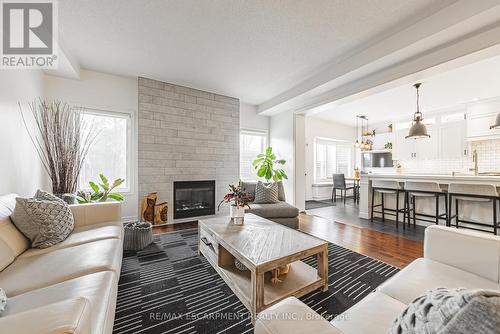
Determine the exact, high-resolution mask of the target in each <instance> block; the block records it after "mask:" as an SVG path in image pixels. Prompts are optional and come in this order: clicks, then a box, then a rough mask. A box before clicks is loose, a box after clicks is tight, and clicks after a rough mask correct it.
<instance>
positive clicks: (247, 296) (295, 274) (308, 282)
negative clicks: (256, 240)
mask: <svg viewBox="0 0 500 334" xmlns="http://www.w3.org/2000/svg"><path fill="white" fill-rule="evenodd" d="M219 247H220V248H222V247H221V246H220V245H219ZM220 248H219V252H221V249H220ZM222 251H223V252H224V251H225V250H222ZM219 252H217V253H219ZM200 253H202V254H203V255H204V256H205V258H206V259H207V260H208V261H209V262H210V264H211V265H212V267H213V268H214V269H215V270H216V271H217V272H218V273H219V275H220V276H221V278H222V279H223V280H224V281H225V282H226V284H227V285H228V286H229V287H230V288H231V290H232V291H233V292H234V293H235V295H236V296H237V297H238V298H239V299H240V301H241V302H242V303H243V305H245V307H246V308H247V309H248V310H249V311H250V313H251V314H252V321H254V320H255V319H253V318H254V317H255V316H256V313H258V312H260V311H261V310H264V309H266V308H267V307H269V306H271V305H273V304H275V303H277V302H279V301H280V300H283V299H285V298H287V297H289V296H295V297H301V296H303V295H305V294H307V293H309V292H311V291H314V290H316V289H319V288H323V289H324V286H325V280H324V279H323V278H322V277H320V276H319V275H318V271H317V269H316V268H314V267H312V266H310V265H308V264H306V263H304V262H302V261H295V262H292V263H291V264H290V270H289V272H288V274H286V275H282V276H280V280H282V282H280V283H272V282H271V279H272V273H271V272H270V271H269V272H266V273H265V274H264V289H263V290H264V298H263V304H262V306H260V307H258V308H254V307H253V303H254V302H252V300H253V299H252V293H253V291H252V289H253V288H254V287H253V286H252V284H255V283H253V282H252V272H251V271H250V270H245V271H242V270H239V269H237V268H236V266H235V265H234V264H224V265H222V266H219V265H218V263H217V262H218V261H217V259H218V255H219V254H216V252H215V251H214V249H213V248H211V247H207V246H206V245H204V244H200ZM224 253H225V252H224ZM226 254H227V253H226ZM225 262H226V263H228V261H225ZM233 263H234V261H233Z"/></svg>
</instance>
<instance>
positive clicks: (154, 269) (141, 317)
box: [113, 229, 398, 334]
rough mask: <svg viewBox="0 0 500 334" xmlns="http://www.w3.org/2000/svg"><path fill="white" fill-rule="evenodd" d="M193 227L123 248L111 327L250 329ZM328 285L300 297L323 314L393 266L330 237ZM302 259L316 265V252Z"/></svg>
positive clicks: (355, 297)
mask: <svg viewBox="0 0 500 334" xmlns="http://www.w3.org/2000/svg"><path fill="white" fill-rule="evenodd" d="M197 237H198V230H197V229H190V230H183V231H179V232H172V233H164V234H160V235H156V236H155V237H154V242H153V243H152V244H151V245H150V246H148V247H147V248H146V249H144V250H142V251H139V252H126V253H125V254H124V257H123V265H122V271H121V276H120V281H119V286H118V300H117V307H116V317H115V324H114V329H113V333H116V334H118V333H121V334H126V333H175V334H179V333H207V334H212V333H238V334H240V333H252V332H253V326H252V324H251V321H250V318H249V313H248V312H247V310H246V308H245V307H244V306H243V304H241V302H240V301H239V300H238V298H237V297H236V296H235V295H234V294H233V292H232V291H231V290H230V289H229V287H228V286H227V285H226V284H225V283H224V281H223V280H222V279H221V278H220V276H219V275H218V274H217V272H216V271H215V270H214V269H213V268H212V267H211V266H210V264H209V263H208V262H207V260H205V258H204V257H203V256H198V253H197V249H198V245H197V240H198V239H197ZM328 246H329V250H328V252H329V256H328V258H329V261H328V264H329V282H330V283H329V290H328V291H327V292H321V291H314V292H311V293H309V294H308V295H306V296H303V297H302V298H300V299H301V300H302V301H303V302H304V303H306V304H307V305H309V306H310V307H311V308H312V309H314V310H315V311H316V312H318V313H320V314H322V315H323V316H324V317H325V318H326V319H330V320H331V319H333V317H335V316H336V315H338V314H340V313H342V312H344V311H345V310H346V309H348V308H349V307H351V306H353V305H354V304H355V303H357V302H358V301H360V300H361V299H362V298H363V297H364V296H366V295H367V294H369V293H370V292H371V291H373V290H374V289H375V288H376V287H377V286H378V285H380V284H381V283H382V282H384V281H385V280H387V279H388V278H389V277H391V276H392V275H394V274H395V273H396V272H397V271H398V269H397V268H396V267H393V266H391V265H388V264H386V263H383V262H381V261H378V260H375V259H372V258H370V257H367V256H364V255H361V254H359V253H356V252H353V251H350V250H348V249H346V248H343V247H340V246H337V245H335V244H332V243H330V244H329V245H328ZM304 262H306V263H308V264H310V265H312V266H316V260H315V258H312V257H311V258H308V259H306V260H305V261H304Z"/></svg>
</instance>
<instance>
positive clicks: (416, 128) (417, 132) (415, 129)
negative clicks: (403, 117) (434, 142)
mask: <svg viewBox="0 0 500 334" xmlns="http://www.w3.org/2000/svg"><path fill="white" fill-rule="evenodd" d="M421 85H422V84H421V83H416V84H415V85H413V86H414V87H415V88H416V89H417V111H416V112H415V114H413V124H412V126H411V128H410V131H409V133H408V136H406V137H405V138H406V139H420V138H430V135H429V134H428V133H427V127H426V126H425V124H424V123H422V121H423V120H424V117H423V115H422V113H421V112H420V101H419V100H420V94H419V93H420V91H419V88H420V86H421Z"/></svg>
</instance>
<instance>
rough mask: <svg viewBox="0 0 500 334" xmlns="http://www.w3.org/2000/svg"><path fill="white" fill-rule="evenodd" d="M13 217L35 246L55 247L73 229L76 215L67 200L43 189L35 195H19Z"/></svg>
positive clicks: (15, 223)
mask: <svg viewBox="0 0 500 334" xmlns="http://www.w3.org/2000/svg"><path fill="white" fill-rule="evenodd" d="M10 218H11V220H12V222H13V223H14V225H16V227H17V228H18V230H19V231H21V233H22V234H24V235H25V236H26V237H27V238H28V239H30V240H31V246H32V247H35V248H47V247H50V246H53V245H55V244H57V243H59V242H61V241H63V240H64V239H66V238H67V237H68V235H69V234H70V233H71V232H72V231H73V227H74V220H73V214H72V213H71V209H70V208H69V206H68V204H66V203H65V202H64V201H63V200H61V199H59V198H57V197H55V196H53V195H51V194H49V193H46V192H43V191H40V190H39V191H37V193H36V195H35V197H34V198H20V197H17V198H16V207H15V208H14V212H13V213H12V215H11V217H10Z"/></svg>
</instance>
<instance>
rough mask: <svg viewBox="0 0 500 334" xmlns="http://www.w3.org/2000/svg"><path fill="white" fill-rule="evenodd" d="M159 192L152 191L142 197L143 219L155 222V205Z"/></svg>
mask: <svg viewBox="0 0 500 334" xmlns="http://www.w3.org/2000/svg"><path fill="white" fill-rule="evenodd" d="M157 196H158V194H157V193H151V194H148V195H146V196H144V197H143V198H142V204H141V221H146V222H150V223H154V220H155V205H156V198H157Z"/></svg>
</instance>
